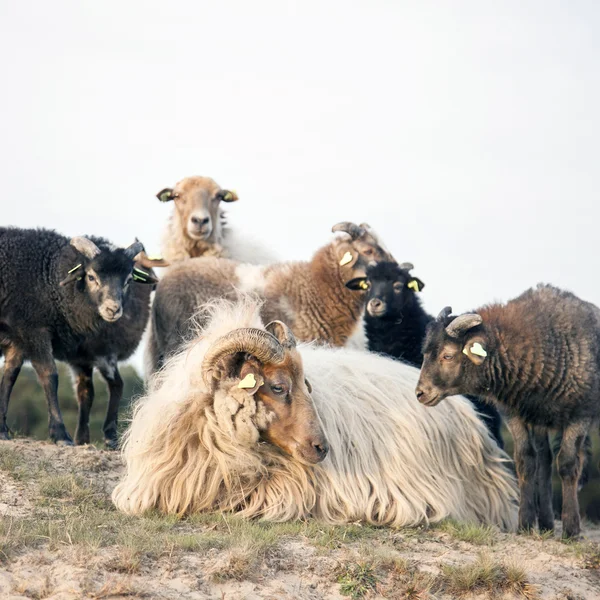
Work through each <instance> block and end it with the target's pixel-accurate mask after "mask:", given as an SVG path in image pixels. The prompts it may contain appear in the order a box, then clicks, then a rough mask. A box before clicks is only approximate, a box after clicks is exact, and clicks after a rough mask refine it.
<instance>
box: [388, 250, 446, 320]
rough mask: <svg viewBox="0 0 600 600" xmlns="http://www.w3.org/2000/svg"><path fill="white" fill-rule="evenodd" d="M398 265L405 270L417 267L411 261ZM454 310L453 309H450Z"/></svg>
mask: <svg viewBox="0 0 600 600" xmlns="http://www.w3.org/2000/svg"><path fill="white" fill-rule="evenodd" d="M398 267H399V268H400V269H403V270H404V271H412V270H413V269H414V268H415V265H413V264H412V263H409V262H403V263H402V264H400V265H398ZM450 312H452V311H450Z"/></svg>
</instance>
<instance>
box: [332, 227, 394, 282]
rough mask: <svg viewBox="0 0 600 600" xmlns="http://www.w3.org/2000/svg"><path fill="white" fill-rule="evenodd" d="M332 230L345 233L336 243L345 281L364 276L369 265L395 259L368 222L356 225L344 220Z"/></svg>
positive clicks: (338, 259) (336, 253)
mask: <svg viewBox="0 0 600 600" xmlns="http://www.w3.org/2000/svg"><path fill="white" fill-rule="evenodd" d="M332 231H333V232H334V233H335V232H341V233H344V234H345V236H344V237H341V238H340V239H338V240H336V243H335V255H336V259H337V261H338V264H339V268H340V275H341V276H342V279H343V280H344V282H346V281H348V280H350V279H352V278H355V277H364V276H365V275H366V269H367V267H368V266H369V265H374V264H377V263H379V262H381V261H390V260H394V259H393V257H392V255H391V254H390V252H389V251H388V250H387V249H386V248H385V246H384V245H383V243H382V242H381V241H380V240H379V238H378V236H377V235H376V234H375V232H374V231H373V230H372V229H371V227H370V226H369V225H367V224H366V223H361V224H360V225H356V224H355V223H350V222H349V221H343V222H341V223H338V224H337V225H334V226H333V227H332Z"/></svg>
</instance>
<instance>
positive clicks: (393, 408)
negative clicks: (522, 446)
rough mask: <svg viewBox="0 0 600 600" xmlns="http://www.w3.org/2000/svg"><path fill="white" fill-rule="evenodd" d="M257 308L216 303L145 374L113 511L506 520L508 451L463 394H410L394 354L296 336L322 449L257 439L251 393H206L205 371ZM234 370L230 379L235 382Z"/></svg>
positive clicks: (508, 525) (254, 324)
mask: <svg viewBox="0 0 600 600" xmlns="http://www.w3.org/2000/svg"><path fill="white" fill-rule="evenodd" d="M259 308H260V305H257V304H256V303H252V302H250V301H246V302H242V303H241V304H237V305H233V304H230V303H227V302H224V301H222V302H220V303H218V304H217V305H215V306H213V307H212V309H211V310H212V320H211V321H210V322H209V324H208V325H207V327H206V328H205V329H204V331H202V332H200V335H199V336H198V338H197V339H196V340H195V341H193V342H191V343H190V344H189V345H188V346H186V347H185V348H183V350H182V351H181V352H180V353H179V354H178V355H176V356H175V357H173V358H172V359H171V360H170V361H169V362H168V363H167V365H166V366H165V367H164V368H163V370H162V371H161V372H160V374H159V375H158V376H157V377H155V378H154V380H153V381H152V382H151V385H150V387H149V391H148V393H147V395H146V396H145V397H143V398H142V399H141V400H140V401H139V402H138V404H137V407H136V409H135V413H134V417H133V422H132V424H131V427H130V430H129V432H128V434H127V437H126V443H125V445H124V450H123V453H124V458H125V461H126V464H127V470H126V475H125V478H124V480H123V481H122V482H121V483H120V484H119V485H118V486H117V488H116V489H115V491H114V492H113V501H114V503H115V504H116V506H117V507H118V508H119V509H120V510H122V511H124V512H127V513H130V514H141V513H143V512H144V511H146V510H149V509H153V508H158V509H159V510H161V511H163V512H166V513H178V514H186V513H190V512H200V511H211V510H232V511H236V512H238V513H239V514H241V515H243V516H245V517H258V518H263V519H267V520H272V521H286V520H291V519H301V518H306V517H315V518H318V519H321V520H323V521H325V522H327V523H332V524H341V523H348V522H355V521H361V522H364V523H369V524H372V525H389V526H393V527H401V526H411V525H417V524H420V523H431V522H436V521H440V520H441V519H444V518H446V517H452V518H455V519H459V520H464V521H473V522H482V523H490V524H495V525H498V526H499V527H501V528H503V529H508V530H510V529H513V528H514V525H515V519H516V500H517V491H516V486H515V481H514V478H513V476H512V475H511V473H510V472H509V470H508V469H507V462H508V458H507V456H506V455H505V454H504V453H503V452H502V451H501V450H500V449H499V448H498V447H497V445H496V444H495V442H494V441H493V440H492V438H491V437H490V436H489V434H488V431H487V429H486V427H485V426H484V425H483V424H482V422H481V420H480V419H479V418H478V417H477V415H476V413H475V411H474V410H473V407H472V406H471V404H470V403H469V402H468V401H467V400H465V399H464V398H462V397H454V398H450V399H449V400H448V401H447V402H444V403H442V404H440V405H439V406H437V407H436V408H434V409H431V408H426V407H424V406H422V405H421V404H419V402H418V401H417V399H416V397H415V392H414V390H415V387H416V384H417V379H418V375H419V372H418V370H417V369H415V368H413V367H410V366H408V365H405V364H402V363H400V362H397V361H393V360H391V359H387V358H383V357H381V356H377V355H375V354H368V353H362V352H357V351H353V350H348V349H331V348H327V347H316V346H314V345H312V346H311V345H300V346H299V347H298V350H299V356H301V359H298V361H299V364H300V368H301V363H302V362H303V364H304V375H305V376H306V378H307V380H308V381H309V382H310V385H311V386H312V393H311V395H312V398H313V400H314V406H315V407H316V410H317V413H318V415H319V417H320V420H321V427H322V432H323V433H324V434H325V437H326V438H327V441H328V445H329V454H328V455H327V457H326V458H325V459H324V460H322V461H321V462H317V461H318V460H319V459H316V460H314V461H312V462H313V463H317V464H308V463H307V462H306V461H303V460H302V459H301V457H300V460H298V457H297V456H296V457H294V456H290V455H289V454H287V453H286V452H284V451H282V449H281V447H277V446H275V445H274V444H273V443H271V442H266V441H264V439H265V437H268V436H265V435H264V431H262V430H264V429H265V428H268V427H270V426H271V425H272V424H273V421H274V420H276V419H277V417H276V416H275V415H274V414H273V413H271V414H270V413H269V410H268V408H267V410H266V411H265V406H263V405H262V402H261V400H260V399H259V400H256V398H257V397H259V394H256V395H255V396H251V395H246V396H245V399H243V400H237V399H236V400H232V395H231V393H228V392H222V390H221V389H220V388H219V390H218V391H217V392H213V393H210V392H209V390H208V388H207V383H206V378H205V377H203V375H202V371H203V367H205V363H204V365H203V361H204V358H205V355H206V354H207V351H208V350H209V348H210V347H211V345H212V344H213V343H214V342H215V341H216V340H217V339H218V338H221V336H223V335H225V334H228V333H229V332H231V331H233V330H237V329H239V328H257V329H260V330H263V331H264V329H265V327H264V325H263V324H262V323H261V321H260V317H259ZM292 339H293V337H292ZM293 352H294V353H295V354H298V352H296V350H295V349H294V350H293ZM301 376H302V374H301ZM240 377H241V375H240ZM240 377H238V378H237V379H235V381H230V382H229V383H230V384H233V383H235V384H236V385H235V386H232V387H231V390H234V392H236V393H238V392H239V393H241V392H242V391H243V390H238V389H237V388H238V387H240V386H239V385H237V384H239V383H240ZM259 384H260V381H259V382H258V383H257V385H259ZM228 385H229V384H228ZM307 389H310V386H309V387H308V388H307ZM234 396H235V394H234ZM240 398H241V396H240ZM309 400H310V397H309ZM270 420H271V421H270ZM297 420H298V419H297ZM294 435H295V434H294ZM292 454H293V452H292Z"/></svg>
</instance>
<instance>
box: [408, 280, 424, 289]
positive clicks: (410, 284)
mask: <svg viewBox="0 0 600 600" xmlns="http://www.w3.org/2000/svg"><path fill="white" fill-rule="evenodd" d="M406 287H407V288H410V289H411V290H415V292H420V291H421V290H420V289H419V283H418V281H417V280H416V279H413V280H412V281H409V282H408V285H407V286H406Z"/></svg>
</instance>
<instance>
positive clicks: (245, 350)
mask: <svg viewBox="0 0 600 600" xmlns="http://www.w3.org/2000/svg"><path fill="white" fill-rule="evenodd" d="M202 377H203V379H204V381H205V383H206V385H207V386H208V388H209V389H211V391H212V392H213V393H214V398H215V400H214V410H215V415H216V417H217V420H218V422H219V425H220V428H221V429H222V430H223V431H226V432H228V433H229V435H231V437H232V438H233V439H234V440H235V441H236V443H237V444H238V445H242V446H246V447H248V446H252V445H254V444H256V443H258V441H259V440H263V441H265V442H268V443H270V444H272V445H274V446H277V447H278V448H280V449H281V450H282V451H283V452H285V453H286V454H289V455H290V456H292V457H294V458H295V459H296V460H298V461H299V462H302V463H304V464H308V465H311V464H316V463H318V462H321V461H322V460H324V459H325V457H326V456H327V453H328V451H329V445H328V443H327V440H326V438H325V434H324V433H323V428H322V425H321V421H320V419H319V416H318V414H317V411H316V408H315V405H314V403H313V400H312V398H311V396H310V389H309V384H308V382H307V381H306V379H305V377H304V368H303V365H302V359H301V357H300V354H299V353H298V351H297V350H296V341H295V339H294V336H293V334H292V332H291V330H290V329H289V327H288V326H287V325H285V324H284V323H282V322H281V321H273V322H271V323H269V324H268V325H267V326H266V329H265V330H261V329H255V328H248V329H238V330H234V331H232V332H230V333H229V334H227V335H225V336H223V337H222V338H219V339H218V340H217V341H216V342H215V343H214V344H213V345H212V346H211V347H210V349H209V350H208V351H207V353H206V355H205V358H204V361H203V364H202Z"/></svg>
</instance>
